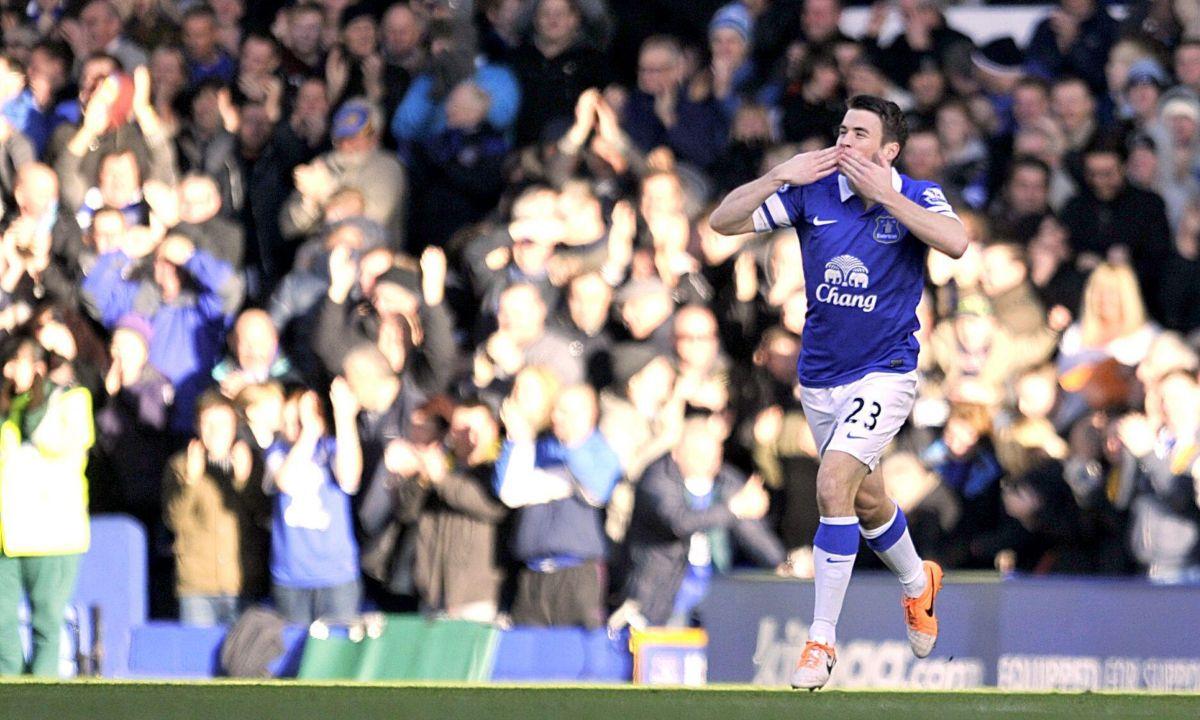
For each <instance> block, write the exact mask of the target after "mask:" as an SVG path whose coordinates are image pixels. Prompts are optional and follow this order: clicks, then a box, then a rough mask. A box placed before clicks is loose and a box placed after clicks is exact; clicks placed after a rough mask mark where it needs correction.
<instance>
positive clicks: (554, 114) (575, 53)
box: [509, 0, 609, 145]
mask: <svg viewBox="0 0 1200 720" xmlns="http://www.w3.org/2000/svg"><path fill="white" fill-rule="evenodd" d="M532 14H533V22H532V28H531V29H532V32H531V33H529V36H528V37H527V38H526V40H525V43H524V44H523V45H522V46H521V47H519V48H517V50H516V51H515V52H513V54H512V57H511V58H510V61H509V62H510V63H511V65H512V69H513V72H514V73H515V74H516V76H517V79H518V80H519V81H520V83H521V94H522V96H523V97H522V98H521V113H520V115H519V116H518V118H517V125H516V131H517V144H518V145H528V144H530V143H532V142H535V141H536V140H537V139H538V138H539V137H540V136H541V134H542V129H543V128H545V127H546V124H547V123H549V122H550V121H551V120H554V119H557V118H571V117H572V116H573V115H574V112H575V101H576V100H578V99H579V96H580V95H581V94H582V93H583V91H584V90H587V89H588V88H592V87H595V88H602V87H604V86H605V85H607V84H608V80H609V72H608V63H607V62H606V60H605V57H604V53H603V52H601V50H600V49H599V48H598V47H597V46H596V42H597V41H602V39H603V38H601V37H597V36H596V35H597V33H596V32H595V31H592V32H588V31H587V30H588V28H586V27H585V23H588V22H589V20H591V22H592V23H594V22H595V21H596V20H598V19H599V18H591V19H589V18H586V17H584V15H583V8H581V7H580V4H579V2H578V0H538V1H537V2H535V3H533V7H532ZM600 17H603V16H600Z"/></svg>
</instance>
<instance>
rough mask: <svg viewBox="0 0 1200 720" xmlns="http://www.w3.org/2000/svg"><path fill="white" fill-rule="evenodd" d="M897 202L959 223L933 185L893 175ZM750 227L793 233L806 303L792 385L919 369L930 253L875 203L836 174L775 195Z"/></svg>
mask: <svg viewBox="0 0 1200 720" xmlns="http://www.w3.org/2000/svg"><path fill="white" fill-rule="evenodd" d="M892 184H893V186H894V187H895V188H896V189H897V190H898V191H900V192H901V193H902V194H903V195H904V196H905V197H907V198H908V199H910V200H912V201H913V202H915V203H917V204H918V205H920V206H922V207H924V208H926V209H928V210H929V211H930V212H936V213H939V214H941V215H946V216H948V217H953V218H956V219H957V217H958V216H957V215H955V214H954V210H953V209H952V208H951V207H950V203H948V202H947V201H946V196H945V194H944V193H943V192H942V189H941V188H940V187H938V185H937V183H932V182H925V181H919V180H913V179H912V178H909V177H907V176H904V175H901V174H900V173H898V172H896V170H894V169H893V170H892ZM754 225H755V229H756V230H758V231H760V232H764V231H770V230H775V229H778V228H784V227H793V228H795V229H796V234H797V235H798V236H799V237H800V250H801V253H802V255H803V258H804V283H805V292H806V294H807V297H808V314H807V315H806V316H805V322H804V337H803V339H802V345H801V350H800V363H799V375H800V384H801V385H803V386H804V387H810V388H827V387H834V386H837V385H845V384H847V383H851V382H854V381H855V380H858V379H859V378H861V377H863V376H864V375H867V374H868V373H872V372H879V371H883V372H898V373H903V372H908V371H910V370H913V369H915V368H916V367H917V351H918V350H919V344H918V342H917V338H916V335H915V333H916V331H917V329H918V327H919V323H918V320H917V303H919V302H920V300H921V290H922V288H923V287H924V278H925V255H926V251H927V249H928V246H927V245H926V244H925V243H923V242H921V241H920V240H919V239H918V238H916V237H915V236H913V235H912V234H911V233H909V231H908V229H907V228H905V227H904V226H903V225H901V224H900V223H899V221H897V220H896V218H895V217H893V216H892V215H891V214H890V213H889V212H888V211H887V209H886V208H884V207H883V206H882V205H876V206H874V207H873V208H871V209H870V210H867V209H865V206H864V205H863V202H862V200H861V199H860V198H859V197H858V196H857V195H855V194H854V191H853V190H851V189H850V186H849V184H848V183H847V182H846V179H845V178H844V177H843V176H842V175H841V173H834V174H832V175H830V176H828V177H825V178H822V179H821V180H818V181H817V182H814V183H812V184H810V185H803V186H787V185H785V186H784V187H782V188H780V189H779V191H778V192H776V193H775V194H774V195H772V196H771V197H769V198H767V201H766V202H765V203H763V204H762V206H761V207H760V208H759V209H758V210H756V211H755V213H754Z"/></svg>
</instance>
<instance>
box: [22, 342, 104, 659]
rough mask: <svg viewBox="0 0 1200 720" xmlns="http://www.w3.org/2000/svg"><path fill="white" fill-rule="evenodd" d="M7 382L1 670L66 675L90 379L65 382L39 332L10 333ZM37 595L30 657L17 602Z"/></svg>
mask: <svg viewBox="0 0 1200 720" xmlns="http://www.w3.org/2000/svg"><path fill="white" fill-rule="evenodd" d="M10 340H11V341H10V342H8V343H7V344H6V345H7V346H6V347H5V352H4V356H3V357H4V382H3V385H2V386H0V418H2V420H0V458H2V459H0V475H2V478H0V482H2V483H3V485H4V498H5V499H4V505H3V509H2V510H0V522H2V523H3V525H4V552H3V554H2V555H0V675H18V674H22V673H24V672H25V671H26V670H28V671H29V672H31V673H33V674H34V675H39V676H44V677H57V675H58V666H59V659H60V656H59V638H60V637H61V634H62V632H61V631H62V619H63V612H64V611H65V610H66V606H67V601H68V600H69V599H70V597H71V595H72V594H73V593H74V590H75V578H76V575H77V573H78V571H79V560H80V556H81V554H82V553H84V552H86V551H87V549H88V544H89V521H88V515H87V506H88V491H87V481H86V480H85V478H84V468H85V467H86V466H87V453H88V448H89V447H90V446H91V444H92V441H93V439H94V430H93V425H92V398H91V394H90V393H89V392H88V391H87V389H85V388H82V387H70V386H64V385H60V384H58V383H56V382H55V381H54V380H53V379H51V377H52V371H53V370H54V368H53V367H52V365H51V363H52V362H53V361H54V358H53V357H52V356H50V355H49V353H47V351H46V349H45V348H43V347H42V346H41V345H40V344H39V343H38V341H37V340H36V339H35V338H32V337H28V336H26V337H20V336H18V337H16V338H15V339H10ZM23 596H24V597H26V598H27V599H28V602H29V616H30V623H31V625H32V635H33V638H32V639H33V652H32V657H31V658H30V662H29V665H28V667H27V666H26V664H25V658H24V652H23V650H22V644H21V640H20V637H19V633H18V631H19V628H20V622H19V620H18V606H19V605H20V602H21V599H22V597H23Z"/></svg>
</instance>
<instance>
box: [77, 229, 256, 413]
mask: <svg viewBox="0 0 1200 720" xmlns="http://www.w3.org/2000/svg"><path fill="white" fill-rule="evenodd" d="M131 235H132V234H131ZM147 236H149V237H148V238H147ZM147 239H148V242H147V241H146V240H147ZM151 256H152V257H151ZM148 264H149V265H150V266H149V267H147V265H148ZM135 268H136V269H137V270H138V271H139V272H137V273H135V274H134V275H133V277H128V276H127V274H126V273H128V272H130V271H132V270H134V269H135ZM148 275H149V277H147V276H148ZM83 296H84V300H85V302H86V303H87V306H88V309H89V310H90V311H91V313H92V315H93V317H95V318H96V319H97V320H99V321H100V322H101V323H102V324H103V325H104V326H105V327H108V328H112V327H115V326H116V323H117V321H118V320H120V318H121V317H123V316H124V315H125V314H126V313H129V312H136V313H138V314H140V315H143V316H145V317H146V318H148V319H149V321H150V325H151V327H152V328H153V330H154V332H153V337H152V338H151V339H150V362H151V363H152V364H153V365H154V367H155V368H156V369H158V371H159V372H161V373H162V374H163V375H164V376H165V377H166V378H167V379H168V380H170V381H171V384H172V385H173V386H174V388H175V406H174V410H173V414H172V419H171V429H172V430H174V431H175V432H176V433H181V432H187V429H188V428H189V427H190V425H191V420H190V418H191V417H193V409H194V406H195V405H194V404H195V401H196V398H197V396H199V395H200V393H201V391H203V390H204V388H205V387H206V386H207V384H208V379H209V375H210V373H211V372H212V368H213V366H215V365H216V364H217V361H218V360H219V359H220V354H221V348H222V345H223V344H224V341H225V332H226V330H227V329H228V328H229V325H230V323H231V322H232V320H233V313H234V311H235V310H236V308H237V306H238V305H239V304H240V303H241V301H242V285H241V282H240V279H239V278H238V277H237V276H236V275H235V274H234V273H233V268H232V267H230V266H229V265H228V264H227V263H224V262H222V261H220V260H217V259H216V258H214V257H212V256H211V255H209V254H208V253H206V252H204V251H203V250H197V249H196V248H195V247H194V246H193V245H192V243H191V241H189V240H187V239H186V238H184V237H181V236H179V235H172V236H169V237H167V238H166V239H165V240H163V241H162V243H161V244H160V245H158V246H157V247H155V244H154V241H153V237H152V236H150V235H149V232H148V231H147V232H145V233H138V234H137V236H136V237H131V236H130V235H127V236H126V239H125V243H124V247H123V248H120V249H114V250H112V251H110V252H108V253H106V254H104V255H102V256H101V257H100V259H99V260H98V261H97V263H96V267H95V268H94V269H93V271H92V274H91V275H89V276H88V277H87V279H86V280H84V282H83Z"/></svg>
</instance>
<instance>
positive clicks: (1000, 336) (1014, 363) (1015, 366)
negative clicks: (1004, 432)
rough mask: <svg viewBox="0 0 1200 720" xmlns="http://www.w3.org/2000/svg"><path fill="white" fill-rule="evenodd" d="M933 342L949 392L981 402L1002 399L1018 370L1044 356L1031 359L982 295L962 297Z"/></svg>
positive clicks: (934, 354)
mask: <svg viewBox="0 0 1200 720" xmlns="http://www.w3.org/2000/svg"><path fill="white" fill-rule="evenodd" d="M931 346H932V347H931V349H932V351H933V356H934V359H935V361H936V362H937V363H938V365H939V366H940V367H941V370H942V373H943V376H944V378H945V379H944V381H943V382H944V387H945V390H946V394H947V395H948V396H950V397H951V398H954V399H957V400H963V401H966V402H974V403H979V404H981V405H995V404H996V403H998V402H999V401H1000V399H1001V398H1002V397H1003V391H1004V385H1005V383H1006V382H1007V381H1008V379H1009V378H1010V377H1011V376H1012V374H1013V373H1014V372H1016V371H1018V370H1020V369H1023V368H1025V367H1028V366H1029V365H1030V364H1032V363H1036V362H1038V361H1040V360H1043V359H1044V357H1038V358H1034V359H1032V363H1031V360H1030V359H1027V358H1026V357H1025V353H1026V352H1027V350H1026V348H1025V347H1022V346H1020V345H1018V344H1016V343H1015V342H1014V341H1013V339H1012V336H1010V335H1009V334H1008V331H1007V330H1005V329H1004V328H1002V327H999V325H998V324H997V322H996V319H995V317H994V315H993V314H992V306H991V303H990V302H988V300H987V299H986V298H983V297H980V296H978V295H972V296H968V297H965V298H962V299H961V300H959V301H958V309H957V310H956V312H955V314H954V316H953V318H947V319H946V320H943V321H941V322H940V323H938V325H937V327H936V328H935V329H934V331H933V337H932V338H931Z"/></svg>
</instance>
